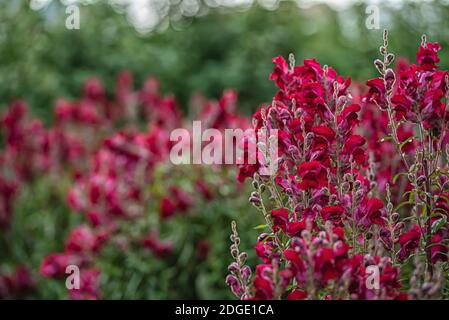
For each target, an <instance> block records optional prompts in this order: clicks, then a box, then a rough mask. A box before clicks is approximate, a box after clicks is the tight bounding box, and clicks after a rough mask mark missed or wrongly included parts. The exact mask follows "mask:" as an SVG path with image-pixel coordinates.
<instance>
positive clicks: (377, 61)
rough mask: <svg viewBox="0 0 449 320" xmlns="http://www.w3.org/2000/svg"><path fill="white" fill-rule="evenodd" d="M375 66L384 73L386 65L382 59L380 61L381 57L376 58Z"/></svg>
mask: <svg viewBox="0 0 449 320" xmlns="http://www.w3.org/2000/svg"><path fill="white" fill-rule="evenodd" d="M374 66H375V67H376V69H377V71H379V73H380V74H384V70H385V65H384V63H383V62H382V61H380V60H379V59H376V60H374Z"/></svg>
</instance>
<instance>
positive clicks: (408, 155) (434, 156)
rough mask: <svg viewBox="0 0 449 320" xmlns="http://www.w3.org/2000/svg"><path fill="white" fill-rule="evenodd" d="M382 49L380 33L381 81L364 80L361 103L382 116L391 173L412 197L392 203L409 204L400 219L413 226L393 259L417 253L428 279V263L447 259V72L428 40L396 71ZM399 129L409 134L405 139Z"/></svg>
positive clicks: (431, 270)
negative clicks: (392, 159) (394, 164)
mask: <svg viewBox="0 0 449 320" xmlns="http://www.w3.org/2000/svg"><path fill="white" fill-rule="evenodd" d="M387 48H388V33H387V32H386V31H385V32H384V44H383V46H382V47H381V48H380V49H381V50H380V51H381V53H382V55H383V57H384V59H383V61H381V60H377V61H376V67H377V68H378V70H379V72H380V75H381V77H379V78H376V79H372V80H370V81H368V82H367V85H368V86H369V87H370V89H369V92H368V94H367V95H366V97H365V101H367V102H368V103H374V104H376V105H377V106H379V107H380V110H381V112H382V113H384V114H386V115H387V117H386V118H387V130H386V133H387V137H388V138H390V140H391V145H392V146H393V150H395V151H396V154H398V155H400V160H401V165H400V166H399V168H397V170H396V172H392V173H393V174H395V177H398V175H402V179H399V184H402V185H403V187H402V188H403V190H404V189H405V190H406V191H407V194H409V195H411V196H410V198H409V200H408V201H404V199H401V198H400V197H398V198H397V199H396V200H397V203H401V204H406V205H408V207H407V206H406V208H407V209H408V212H407V214H405V215H406V216H407V218H408V220H410V221H411V222H412V223H410V224H411V225H412V224H415V226H413V227H412V226H411V225H410V226H408V228H407V229H409V231H407V232H406V233H403V234H402V235H400V236H399V238H398V241H397V242H398V243H399V246H400V248H399V251H398V258H399V260H401V261H402V260H405V259H407V258H408V257H409V256H410V255H411V254H412V253H415V251H416V254H418V256H422V255H424V256H425V257H426V261H427V269H428V272H429V273H430V274H431V275H433V273H434V266H433V265H434V264H435V263H437V262H438V261H446V260H447V251H448V249H447V241H448V238H447V229H448V225H447V216H448V214H449V211H448V208H447V206H446V205H445V204H444V203H445V202H446V200H442V199H444V198H445V197H446V196H445V194H446V193H447V184H446V181H447V173H446V172H447V155H443V150H445V149H446V147H447V142H448V140H447V136H448V117H447V116H448V110H447V109H448V108H447V104H448V101H449V100H448V97H449V73H448V72H447V71H445V70H440V68H439V66H438V63H439V61H440V59H439V57H438V52H439V51H440V50H441V47H440V45H439V44H438V43H431V42H428V41H427V38H426V37H425V36H423V37H422V42H421V45H420V46H419V48H418V52H417V54H416V62H417V63H416V64H404V63H401V64H400V65H399V66H398V68H397V71H393V69H391V68H390V65H391V63H392V61H393V58H388V57H392V56H393V57H394V55H393V54H391V53H388V51H387ZM373 84H376V85H375V86H373ZM401 130H407V131H408V132H407V133H406V134H405V135H404V132H402V133H401ZM396 159H397V158H396ZM381 165H382V164H381ZM392 171H393V170H392ZM392 180H397V179H396V178H394V179H392ZM392 182H393V183H394V182H396V181H392ZM411 212H412V213H413V214H411ZM417 225H419V226H420V227H417ZM390 234H391V231H390ZM421 240H422V241H421Z"/></svg>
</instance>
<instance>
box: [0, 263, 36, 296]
mask: <svg viewBox="0 0 449 320" xmlns="http://www.w3.org/2000/svg"><path fill="white" fill-rule="evenodd" d="M34 287H35V283H34V281H33V279H32V277H31V274H30V272H29V270H28V269H27V268H25V267H23V266H19V267H17V268H16V269H15V270H14V272H11V273H8V274H0V300H3V299H20V298H22V297H23V295H24V294H26V293H27V292H29V291H30V290H31V289H33V288H34Z"/></svg>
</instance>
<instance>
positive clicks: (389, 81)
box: [384, 69, 396, 91]
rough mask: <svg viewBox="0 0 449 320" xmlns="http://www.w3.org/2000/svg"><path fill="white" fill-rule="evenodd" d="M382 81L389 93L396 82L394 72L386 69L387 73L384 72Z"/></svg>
mask: <svg viewBox="0 0 449 320" xmlns="http://www.w3.org/2000/svg"><path fill="white" fill-rule="evenodd" d="M384 79H385V85H386V87H385V88H386V90H387V91H391V89H392V88H393V86H394V83H395V82H396V75H395V74H394V71H393V70H392V69H387V71H385V76H384Z"/></svg>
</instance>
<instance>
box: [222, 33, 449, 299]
mask: <svg viewBox="0 0 449 320" xmlns="http://www.w3.org/2000/svg"><path fill="white" fill-rule="evenodd" d="M387 47H388V39H387V34H385V36H384V45H383V46H382V47H381V48H380V52H381V54H382V55H383V57H384V60H383V61H381V60H376V62H375V65H376V67H377V69H378V70H379V72H380V73H381V77H380V78H375V79H373V80H369V81H368V82H367V83H366V85H367V92H366V94H363V93H362V94H361V95H360V96H353V95H351V94H350V93H349V90H348V89H349V87H350V86H351V81H350V79H349V78H348V79H345V78H343V77H341V76H339V75H338V74H337V73H336V72H335V71H334V70H333V69H332V68H330V67H328V66H324V67H322V66H321V65H320V64H319V63H318V62H316V61H315V60H304V63H303V65H300V66H295V65H294V58H293V57H292V56H291V57H290V65H289V64H288V63H287V62H286V60H285V59H284V58H283V57H277V58H274V59H273V62H274V64H275V68H274V71H273V72H272V74H271V75H270V79H271V80H274V81H275V82H276V85H277V87H278V88H279V90H278V92H277V94H276V96H275V97H274V99H273V101H272V103H271V104H270V105H269V106H267V107H262V108H261V110H259V111H257V112H256V114H255V115H254V116H253V124H254V128H255V130H256V131H258V130H263V131H264V132H266V134H267V135H268V136H270V135H273V136H274V135H275V134H277V137H276V138H277V139H278V142H279V148H278V159H277V160H276V161H277V162H278V165H279V170H278V171H277V172H276V174H275V175H274V176H268V177H267V176H264V175H263V173H262V172H261V167H262V164H261V163H260V162H258V163H256V164H244V165H241V166H240V168H239V169H240V173H239V177H240V180H242V177H243V178H244V177H247V178H251V179H252V182H253V187H254V188H255V191H254V192H253V193H252V194H251V197H250V202H251V203H252V204H253V205H254V206H255V207H256V208H258V209H259V210H260V211H261V212H262V213H263V215H264V217H265V219H266V226H265V228H267V229H268V230H269V232H268V233H263V234H261V235H260V237H259V239H258V241H257V245H256V248H255V249H256V253H257V256H258V257H259V258H260V259H262V261H263V264H261V265H258V266H257V267H256V272H255V277H254V279H253V286H252V288H248V287H245V284H243V283H242V282H241V281H240V282H239V281H238V280H239V279H238V278H236V279H235V281H233V283H232V284H230V285H231V288H233V287H234V288H233V292H234V293H235V286H237V285H238V286H240V287H245V288H244V290H240V291H241V292H245V294H236V295H237V296H238V297H240V298H244V299H275V298H288V299H317V298H322V299H403V298H407V297H409V294H408V293H407V292H406V291H403V290H401V288H402V283H401V282H400V280H399V279H400V273H401V272H402V269H401V266H402V265H403V264H405V263H406V262H407V261H410V259H409V258H410V257H412V256H414V257H415V259H414V260H413V259H412V260H413V263H414V264H415V266H416V265H418V264H422V263H425V264H426V269H427V272H428V279H427V282H426V284H425V285H423V287H426V288H427V290H430V289H429V288H432V290H430V291H431V292H432V294H437V295H438V292H440V291H441V286H442V283H444V281H443V280H442V278H441V277H442V276H441V274H442V272H441V271H442V267H441V266H440V267H438V268H437V269H435V268H434V265H435V264H436V263H437V262H439V261H440V262H441V261H443V262H445V261H447V259H448V255H447V252H448V243H447V242H448V240H449V238H448V224H447V217H448V215H449V210H448V209H449V207H448V201H449V198H448V197H447V183H446V181H447V179H448V176H447V158H445V157H443V152H442V149H444V147H445V145H446V140H447V139H446V137H447V133H448V127H447V123H448V121H447V120H446V118H447V116H446V114H447V112H448V111H447V104H448V103H449V99H448V88H449V81H448V73H447V72H446V71H441V70H438V66H437V63H438V62H439V58H438V55H437V52H438V50H439V49H440V47H439V45H438V44H437V43H427V42H426V40H425V38H424V40H423V42H422V44H421V46H420V47H419V50H418V53H417V63H418V64H417V65H408V64H407V63H406V62H404V61H401V62H400V63H399V65H398V71H396V72H395V71H393V70H392V69H390V68H388V66H389V65H390V64H391V63H392V62H393V60H394V55H393V54H391V53H388V52H387ZM396 73H397V74H398V75H396ZM353 87H354V92H357V91H359V92H360V91H361V90H363V89H361V88H362V86H360V85H358V84H356V85H354V86H353ZM359 114H360V115H359ZM416 127H419V129H420V135H419V136H418V137H415V134H416V132H417V131H415V128H416ZM362 135H363V136H362ZM365 137H366V138H368V141H369V142H368V143H366V142H367V141H366V138H365ZM266 148H268V147H267V146H265V147H264V149H266ZM267 198H268V200H269V201H267ZM393 202H394V203H395V204H396V205H397V207H396V208H394V205H393ZM429 211H430V212H431V215H429V213H428V212H429ZM423 257H427V258H423ZM420 258H423V259H420ZM368 268H369V269H368ZM371 268H374V269H375V270H377V271H376V272H377V273H378V276H379V278H378V280H377V287H371V286H369V285H368V284H367V282H369V281H370V279H371V278H369V276H370V274H371V273H370V272H371V271H370V272H367V270H374V269H371ZM409 280H410V281H411V282H413V284H411V285H410V286H412V287H413V288H415V289H416V286H417V284H416V281H417V280H416V279H415V278H413V279H412V278H409ZM418 287H419V285H418ZM415 289H414V290H415ZM421 289H422V287H421ZM412 296H416V295H412Z"/></svg>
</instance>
